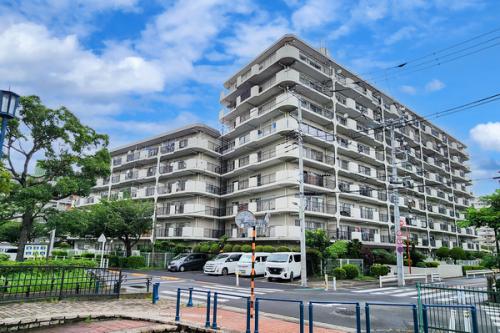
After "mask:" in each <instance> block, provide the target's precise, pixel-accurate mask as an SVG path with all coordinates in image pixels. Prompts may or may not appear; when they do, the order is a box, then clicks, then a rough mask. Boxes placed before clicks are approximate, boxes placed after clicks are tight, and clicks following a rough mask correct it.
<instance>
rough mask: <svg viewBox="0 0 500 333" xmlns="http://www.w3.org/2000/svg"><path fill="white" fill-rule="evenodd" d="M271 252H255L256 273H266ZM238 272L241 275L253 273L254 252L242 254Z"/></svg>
mask: <svg viewBox="0 0 500 333" xmlns="http://www.w3.org/2000/svg"><path fill="white" fill-rule="evenodd" d="M268 256H269V253H267V252H256V253H255V265H254V268H255V275H264V273H265V272H266V261H267V257H268ZM238 274H239V275H241V276H250V275H251V274H252V254H251V253H245V254H244V255H242V256H241V258H240V261H239V262H238Z"/></svg>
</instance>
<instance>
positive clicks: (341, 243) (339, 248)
mask: <svg viewBox="0 0 500 333" xmlns="http://www.w3.org/2000/svg"><path fill="white" fill-rule="evenodd" d="M348 243H349V242H348V241H346V240H337V241H335V242H334V243H333V244H332V245H330V246H328V247H327V248H326V253H327V254H328V256H329V257H330V258H333V259H338V258H344V257H345V255H346V254H347V244H348Z"/></svg>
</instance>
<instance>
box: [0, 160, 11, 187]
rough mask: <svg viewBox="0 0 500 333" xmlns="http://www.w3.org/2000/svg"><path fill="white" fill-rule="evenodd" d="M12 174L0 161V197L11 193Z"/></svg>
mask: <svg viewBox="0 0 500 333" xmlns="http://www.w3.org/2000/svg"><path fill="white" fill-rule="evenodd" d="M10 189H11V183H10V174H9V172H8V171H7V170H5V168H4V166H3V164H2V163H1V161H0V196H4V195H7V194H8V193H9V192H10Z"/></svg>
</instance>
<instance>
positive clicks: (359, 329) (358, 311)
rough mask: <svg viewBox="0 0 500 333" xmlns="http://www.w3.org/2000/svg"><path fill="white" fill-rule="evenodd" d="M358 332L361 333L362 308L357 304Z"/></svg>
mask: <svg viewBox="0 0 500 333" xmlns="http://www.w3.org/2000/svg"><path fill="white" fill-rule="evenodd" d="M356 332H357V333H361V307H360V306H359V303H356Z"/></svg>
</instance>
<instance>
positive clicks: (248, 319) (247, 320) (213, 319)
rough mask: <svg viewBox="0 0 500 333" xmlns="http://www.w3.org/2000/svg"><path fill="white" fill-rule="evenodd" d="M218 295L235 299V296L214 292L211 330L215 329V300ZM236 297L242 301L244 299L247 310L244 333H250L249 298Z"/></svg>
mask: <svg viewBox="0 0 500 333" xmlns="http://www.w3.org/2000/svg"><path fill="white" fill-rule="evenodd" d="M219 295H222V296H224V295H225V296H233V297H235V296H236V295H234V294H226V293H220V292H214V310H213V316H212V328H213V329H217V304H218V302H217V300H218V297H219ZM236 297H240V298H242V299H246V309H247V313H246V329H245V333H251V332H250V313H251V312H250V311H251V310H250V306H251V302H250V297H248V296H236Z"/></svg>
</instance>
